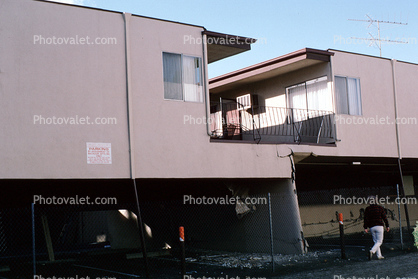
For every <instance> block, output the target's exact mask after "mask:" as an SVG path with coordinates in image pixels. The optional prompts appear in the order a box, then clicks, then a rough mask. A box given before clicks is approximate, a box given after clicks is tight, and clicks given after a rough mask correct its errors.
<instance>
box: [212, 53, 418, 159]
mask: <svg viewBox="0 0 418 279" xmlns="http://www.w3.org/2000/svg"><path fill="white" fill-rule="evenodd" d="M332 52H334V53H335V55H334V56H333V57H332V58H331V59H332V63H331V66H332V74H333V75H337V76H348V77H354V78H359V79H360V85H361V98H362V111H363V114H362V115H361V116H352V115H338V114H337V117H336V131H337V139H338V141H337V142H336V146H315V145H298V144H286V145H280V146H278V150H279V151H280V152H281V153H286V151H287V150H289V148H292V149H293V151H295V152H309V153H310V152H314V153H315V154H317V155H323V156H347V157H394V158H395V157H397V156H398V150H397V137H396V126H395V119H396V116H395V101H394V99H395V98H394V92H393V78H392V61H391V60H389V59H381V58H377V57H370V56H365V55H358V54H352V53H345V52H340V51H334V50H332ZM417 71H418V67H417V65H412V64H407V63H401V62H398V63H396V84H397V99H398V114H399V117H404V118H411V117H412V118H414V119H413V120H412V121H417V120H416V119H417V118H418V116H417V110H416V109H415V108H414V104H415V103H416V102H414V100H416V99H417V96H416V94H414V92H415V91H414V87H416V85H415V86H414V84H415V83H416V82H415V80H414V78H413V76H414V75H416V72H417ZM325 74H327V75H328V77H329V78H330V76H331V73H330V70H329V66H328V64H327V63H324V64H320V65H316V66H312V67H309V68H306V69H302V70H299V71H295V72H290V73H288V74H285V75H281V76H278V77H276V78H272V79H267V80H264V81H261V82H257V83H254V84H250V85H248V86H245V87H241V88H237V89H236V90H231V91H230V92H228V93H226V92H225V96H227V97H230V98H231V97H233V98H235V97H236V96H239V95H242V94H246V93H247V94H248V93H253V94H259V95H261V96H262V97H261V98H262V99H268V98H270V97H272V96H274V95H276V96H283V94H284V93H285V88H286V87H287V86H289V85H293V84H296V83H299V82H303V81H306V80H309V79H312V78H315V77H320V76H322V75H325ZM219 95H220V94H213V95H212V98H214V100H217V99H218V97H219ZM334 99H335V97H334ZM282 103H283V106H284V105H285V101H284V99H283V100H282ZM334 103H335V100H334ZM382 120H384V121H382ZM376 122H379V123H380V124H376ZM416 125H418V124H416V122H413V124H409V125H399V127H400V128H399V129H400V135H401V137H400V139H401V147H402V156H404V157H415V158H416V157H417V154H418V153H417V152H418V151H417V150H418V149H417V148H416V146H415V141H416V138H417V133H418V132H417V131H418V129H416Z"/></svg>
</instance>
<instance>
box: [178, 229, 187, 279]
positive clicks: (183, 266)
mask: <svg viewBox="0 0 418 279" xmlns="http://www.w3.org/2000/svg"><path fill="white" fill-rule="evenodd" d="M179 234H180V248H181V278H184V276H185V275H186V248H185V245H184V227H180V228H179Z"/></svg>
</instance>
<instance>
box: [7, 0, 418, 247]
mask: <svg viewBox="0 0 418 279" xmlns="http://www.w3.org/2000/svg"><path fill="white" fill-rule="evenodd" d="M1 3H2V6H1V10H0V29H1V30H2V31H1V32H0V36H1V38H0V103H1V104H2V110H0V122H1V124H0V126H1V127H2V133H1V134H0V148H1V153H0V179H1V181H0V183H1V184H2V191H3V193H4V194H3V195H2V196H3V202H2V203H3V205H4V206H5V207H10V206H12V207H16V206H27V205H30V203H32V202H33V197H34V196H35V195H40V194H43V195H44V196H53V195H55V196H59V195H66V196H75V195H92V196H99V197H105V196H114V197H118V199H119V200H129V199H131V198H132V197H133V194H134V192H133V188H132V187H133V184H135V186H136V187H137V188H135V189H138V192H139V198H140V200H143V201H144V200H145V201H146V200H148V199H170V198H173V199H174V198H180V199H181V198H182V197H183V196H184V195H194V196H196V197H198V196H202V195H206V196H208V195H212V196H219V195H224V194H228V193H229V194H230V195H231V196H232V195H235V196H240V197H246V196H247V195H254V194H266V193H275V194H277V195H279V197H280V199H279V200H280V202H277V205H276V207H275V210H276V212H275V213H276V214H275V216H276V217H274V220H273V224H274V228H273V229H274V230H275V231H277V232H278V233H279V234H280V235H281V242H280V241H279V242H277V244H276V245H277V247H276V251H277V252H278V253H302V252H303V251H304V240H303V235H302V234H301V232H302V224H301V223H302V222H301V217H300V216H301V212H300V209H299V206H298V199H297V192H296V190H299V189H302V190H306V189H308V188H309V187H314V188H322V187H328V188H330V187H334V186H335V185H337V184H338V187H341V186H342V185H347V186H350V185H352V184H357V183H361V184H363V185H365V186H370V187H379V186H380V185H381V184H382V183H386V181H387V179H390V180H391V181H395V180H396V179H397V178H396V176H397V175H398V170H399V166H398V162H400V166H401V168H402V170H403V175H404V176H407V178H406V179H407V180H408V181H410V183H409V184H408V185H412V187H411V186H410V187H409V188H408V189H409V190H413V185H414V182H413V181H417V178H416V170H417V168H416V166H417V162H418V160H417V158H418V150H417V148H416V145H415V144H416V139H417V136H418V130H417V128H416V127H417V126H416V125H417V124H416V123H412V124H408V123H405V124H404V123H403V122H401V123H396V121H395V119H407V120H408V119H410V121H413V120H412V119H413V118H415V119H417V118H418V115H417V111H416V110H415V109H414V106H415V103H416V100H417V94H416V92H415V91H414V90H415V88H416V84H415V83H416V80H415V79H414V77H416V76H417V74H418V67H417V65H414V64H410V63H406V62H399V61H396V60H388V59H383V58H376V57H369V56H364V55H359V54H352V53H346V52H342V51H336V50H326V51H323V50H314V49H303V50H300V51H296V52H294V53H290V54H288V55H284V56H281V57H278V58H275V59H272V60H270V61H266V62H263V63H260V64H257V65H254V66H251V67H248V68H245V69H241V70H238V71H236V72H232V73H229V74H226V75H223V76H220V77H217V78H213V79H211V80H210V81H209V80H208V67H207V66H208V64H209V63H212V62H214V61H218V60H220V59H224V58H227V57H229V56H232V55H236V54H239V53H241V52H243V51H247V50H250V49H251V44H252V43H254V42H255V40H254V39H251V38H247V37H241V36H233V35H228V34H223V33H217V32H212V31H208V30H206V29H205V28H204V27H202V26H197V25H190V24H183V23H178V22H171V21H166V20H161V19H155V18H149V17H144V16H137V15H132V14H129V13H120V12H114V11H104V10H99V9H92V8H86V7H79V6H73V5H65V4H58V3H52V2H46V1H29V0H2V1H1ZM381 118H385V119H386V120H387V121H388V122H387V123H386V122H385V123H380V122H379V124H378V123H373V124H372V121H380V120H381ZM402 121H404V120H402ZM360 122H361V123H360ZM382 173H383V174H382ZM353 174H355V176H353ZM414 176H415V177H414ZM411 183H412V184H411ZM231 191H232V192H231ZM115 208H116V209H117V207H114V209H115ZM91 214H92V215H91V217H92V218H93V217H94V216H95V215H94V214H93V213H91ZM108 214H109V215H108V219H107V225H106V226H107V228H105V229H104V228H103V227H100V229H99V228H98V229H94V228H91V239H92V241H93V239H95V237H96V235H100V234H102V233H103V230H107V233H108V234H113V238H114V239H116V238H117V236H119V235H122V234H121V232H119V231H118V228H119V226H120V224H121V223H122V221H123V219H122V216H119V215H117V214H116V213H115V211H113V212H111V213H110V212H109V213H108ZM115 214H116V215H115ZM283 215H286V216H287V218H282V217H281V216H283ZM153 217H155V216H153ZM213 218H216V217H213ZM289 220H290V221H289ZM158 221H159V220H158V218H149V220H148V221H147V222H148V223H147V225H148V226H149V227H150V228H151V229H152V228H153V226H158ZM210 221H211V220H208V222H210ZM252 222H254V221H252V220H249V219H245V218H243V219H242V221H241V224H240V225H239V226H238V227H237V228H236V232H237V233H238V232H240V233H242V232H243V231H244V232H245V231H246V230H245V228H248V227H251V226H252V225H253V223H252ZM188 225H190V227H191V229H189V231H190V232H191V234H192V235H193V224H188ZM156 234H158V232H156V233H154V235H156ZM193 237H194V238H195V239H198V240H199V237H201V236H200V235H199V234H198V233H195V234H194V235H193ZM124 238H125V239H123V240H120V241H119V242H118V244H115V245H114V246H113V247H117V248H129V247H131V246H132V245H133V244H132V243H135V246H137V245H139V243H137V241H136V242H135V241H134V239H135V238H137V235H136V234H135V233H132V234H131V235H130V236H129V237H128V236H124ZM161 238H163V236H162V237H161ZM245 239H246V240H245V243H239V244H238V246H240V249H242V250H246V251H255V250H257V243H258V242H257V241H258V240H259V239H260V236H258V235H246V236H245ZM225 245H226V244H225ZM231 245H232V246H234V247H235V246H237V244H236V243H235V244H231ZM224 248H225V249H227V247H226V246H224Z"/></svg>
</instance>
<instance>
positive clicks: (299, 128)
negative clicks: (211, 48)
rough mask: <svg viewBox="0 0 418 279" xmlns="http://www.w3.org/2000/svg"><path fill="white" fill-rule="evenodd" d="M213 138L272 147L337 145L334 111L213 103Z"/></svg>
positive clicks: (231, 102)
mask: <svg viewBox="0 0 418 279" xmlns="http://www.w3.org/2000/svg"><path fill="white" fill-rule="evenodd" d="M210 125H211V131H212V138H213V139H225V140H243V141H255V142H257V143H259V142H261V141H262V142H272V143H317V144H319V143H334V142H335V128H334V113H333V112H330V111H319V110H305V109H293V108H279V107H266V106H248V107H244V106H243V105H241V104H239V103H237V102H235V101H229V102H226V101H224V100H223V101H222V102H221V103H211V119H210Z"/></svg>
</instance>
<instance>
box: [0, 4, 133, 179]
mask: <svg viewBox="0 0 418 279" xmlns="http://www.w3.org/2000/svg"><path fill="white" fill-rule="evenodd" d="M0 29H1V30H2V31H1V32H0V104H1V110H0V127H2V128H1V131H2V132H1V133H0V177H2V178H77V177H84V178H91V177H109V178H120V177H128V176H129V164H128V163H129V160H128V136H127V132H126V131H127V128H126V127H127V117H126V98H125V96H126V89H125V66H124V65H125V64H124V35H123V18H122V16H121V15H120V14H118V13H111V12H102V11H98V10H93V9H86V8H79V7H72V6H66V5H59V4H54V3H48V2H38V1H29V0H13V1H11V0H7V1H2V7H1V9H0ZM36 36H39V37H36ZM77 36H78V37H79V38H81V37H83V38H86V37H87V36H89V37H90V42H92V41H93V40H94V39H95V38H96V37H101V38H115V39H116V41H115V44H108V45H104V44H103V45H97V44H95V45H87V44H84V45H82V44H65V43H63V41H61V39H63V38H75V37H77ZM41 37H42V38H45V43H43V44H41V43H42V41H36V43H34V40H36V39H37V38H38V39H39V40H40V38H41ZM53 37H55V38H56V40H55V41H56V42H57V44H53V42H52V41H51V40H52V39H53ZM58 38H61V39H60V41H58ZM47 40H48V41H47ZM38 42H39V43H38ZM48 42H50V43H49V44H48ZM59 42H61V44H59ZM77 116H78V117H79V118H82V117H84V118H86V117H90V121H94V119H95V118H97V117H100V118H108V117H111V118H114V119H116V121H117V122H116V124H112V125H96V124H90V125H87V124H84V125H82V124H78V125H77V124H67V125H66V124H61V125H59V124H53V122H51V121H52V120H53V119H52V118H53V117H56V119H57V120H58V118H62V119H63V118H67V119H68V120H70V118H74V119H75V118H76V117H77ZM35 117H39V119H42V118H41V117H43V118H44V119H45V122H44V123H47V121H48V123H51V124H42V122H35V120H36V119H35ZM48 118H49V119H50V120H47V119H48ZM39 121H41V120H39ZM55 123H58V122H57V121H56V122H55ZM68 123H70V122H68ZM79 123H80V122H79ZM87 142H104V143H111V144H112V159H113V160H112V162H113V163H112V164H109V165H89V164H87V154H86V143H87Z"/></svg>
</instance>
